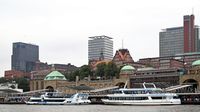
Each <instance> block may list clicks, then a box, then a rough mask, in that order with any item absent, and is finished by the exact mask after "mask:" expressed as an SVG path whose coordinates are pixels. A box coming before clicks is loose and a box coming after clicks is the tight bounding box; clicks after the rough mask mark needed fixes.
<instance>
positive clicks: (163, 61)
mask: <svg viewBox="0 0 200 112" xmlns="http://www.w3.org/2000/svg"><path fill="white" fill-rule="evenodd" d="M199 59H200V52H193V53H183V54H177V55H175V56H164V57H154V58H143V59H139V63H142V64H145V65H147V66H149V67H154V68H185V69H188V68H190V67H191V65H192V63H193V62H194V61H195V60H199Z"/></svg>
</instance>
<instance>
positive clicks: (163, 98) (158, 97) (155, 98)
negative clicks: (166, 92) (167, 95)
mask: <svg viewBox="0 0 200 112" xmlns="http://www.w3.org/2000/svg"><path fill="white" fill-rule="evenodd" d="M151 98H152V99H164V98H163V97H151Z"/></svg>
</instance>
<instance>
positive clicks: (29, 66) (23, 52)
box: [11, 42, 39, 72]
mask: <svg viewBox="0 0 200 112" xmlns="http://www.w3.org/2000/svg"><path fill="white" fill-rule="evenodd" d="M36 61H39V46H38V45H33V44H27V43H23V42H15V43H13V49H12V56H11V69H12V70H18V71H23V72H31V71H32V70H33V69H34V66H35V62H36Z"/></svg>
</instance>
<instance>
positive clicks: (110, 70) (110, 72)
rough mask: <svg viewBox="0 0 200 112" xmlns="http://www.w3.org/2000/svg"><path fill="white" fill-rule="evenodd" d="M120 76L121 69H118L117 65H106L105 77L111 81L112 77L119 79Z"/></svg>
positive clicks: (110, 63)
mask: <svg viewBox="0 0 200 112" xmlns="http://www.w3.org/2000/svg"><path fill="white" fill-rule="evenodd" d="M118 75H119V68H117V66H116V64H115V63H113V62H109V63H108V64H107V65H106V69H105V76H106V78H107V79H111V78H112V77H117V76H118Z"/></svg>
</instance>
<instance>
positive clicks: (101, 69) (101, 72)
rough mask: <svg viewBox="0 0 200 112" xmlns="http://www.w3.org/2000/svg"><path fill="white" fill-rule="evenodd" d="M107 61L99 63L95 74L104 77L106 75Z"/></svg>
mask: <svg viewBox="0 0 200 112" xmlns="http://www.w3.org/2000/svg"><path fill="white" fill-rule="evenodd" d="M105 70H106V63H100V64H98V65H97V69H96V71H95V75H96V76H99V77H101V78H103V77H104V76H105Z"/></svg>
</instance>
